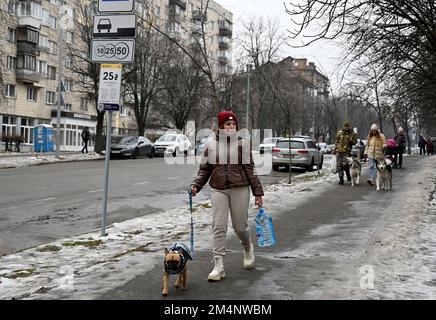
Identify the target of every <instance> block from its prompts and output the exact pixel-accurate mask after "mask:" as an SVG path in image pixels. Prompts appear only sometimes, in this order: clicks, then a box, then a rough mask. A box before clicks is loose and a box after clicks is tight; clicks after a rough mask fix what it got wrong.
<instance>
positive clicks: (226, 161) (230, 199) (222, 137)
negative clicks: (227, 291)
mask: <svg viewBox="0 0 436 320" xmlns="http://www.w3.org/2000/svg"><path fill="white" fill-rule="evenodd" d="M218 128H219V130H218V133H217V135H216V140H212V141H210V142H209V143H208V145H207V147H206V149H205V151H204V154H203V157H202V160H201V164H200V169H199V171H198V174H197V177H196V178H195V180H194V182H193V184H192V185H191V191H192V195H193V196H195V195H196V194H197V192H199V191H200V190H201V188H202V187H203V186H204V185H205V184H206V183H207V181H209V180H210V182H209V184H210V186H211V198H212V207H213V211H214V212H213V218H212V235H213V256H214V264H215V266H214V268H213V270H212V272H211V273H210V274H209V276H208V280H209V281H220V280H221V279H223V278H225V276H226V274H225V271H224V256H225V241H226V233H227V224H228V216H229V211H230V216H231V219H232V226H233V229H234V230H235V233H236V235H237V236H238V238H239V240H240V241H241V244H242V247H243V251H244V261H243V266H244V268H245V269H251V268H253V267H254V262H255V258H254V252H253V244H252V242H251V236H250V229H249V226H248V205H249V201H250V191H249V186H250V187H251V190H252V193H253V195H254V196H255V204H256V205H257V206H258V207H259V208H260V207H262V205H263V199H262V196H263V189H262V185H261V183H260V181H259V178H258V177H257V176H256V175H255V174H254V163H253V158H252V156H251V150H250V144H249V142H247V141H244V140H242V139H241V138H240V137H239V135H238V132H237V130H238V119H237V117H236V115H235V114H234V113H233V112H230V111H224V112H220V113H219V114H218Z"/></svg>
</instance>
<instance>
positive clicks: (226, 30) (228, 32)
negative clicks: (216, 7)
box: [219, 26, 232, 38]
mask: <svg viewBox="0 0 436 320" xmlns="http://www.w3.org/2000/svg"><path fill="white" fill-rule="evenodd" d="M219 32H220V33H219V35H220V36H223V37H229V38H231V37H232V29H230V27H229V26H220V31H219Z"/></svg>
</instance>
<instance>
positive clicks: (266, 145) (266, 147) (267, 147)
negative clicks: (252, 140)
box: [259, 137, 282, 154]
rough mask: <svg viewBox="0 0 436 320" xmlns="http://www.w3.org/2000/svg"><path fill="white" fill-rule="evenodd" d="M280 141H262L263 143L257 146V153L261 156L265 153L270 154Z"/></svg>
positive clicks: (274, 139)
mask: <svg viewBox="0 0 436 320" xmlns="http://www.w3.org/2000/svg"><path fill="white" fill-rule="evenodd" d="M280 139H282V137H271V138H265V139H263V142H262V143H261V144H260V145H259V153H260V154H263V153H264V152H265V151H267V152H271V150H272V149H273V148H274V147H275V146H276V143H277V141H279V140H280Z"/></svg>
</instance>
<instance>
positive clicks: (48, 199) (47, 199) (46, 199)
mask: <svg viewBox="0 0 436 320" xmlns="http://www.w3.org/2000/svg"><path fill="white" fill-rule="evenodd" d="M54 199H56V198H45V199H41V200H33V201H29V202H30V203H36V202H43V201H50V200H54Z"/></svg>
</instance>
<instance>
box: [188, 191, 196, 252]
mask: <svg viewBox="0 0 436 320" xmlns="http://www.w3.org/2000/svg"><path fill="white" fill-rule="evenodd" d="M188 193H189V209H190V211H191V254H192V259H194V258H195V254H194V219H193V217H192V192H191V190H189V191H188Z"/></svg>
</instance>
